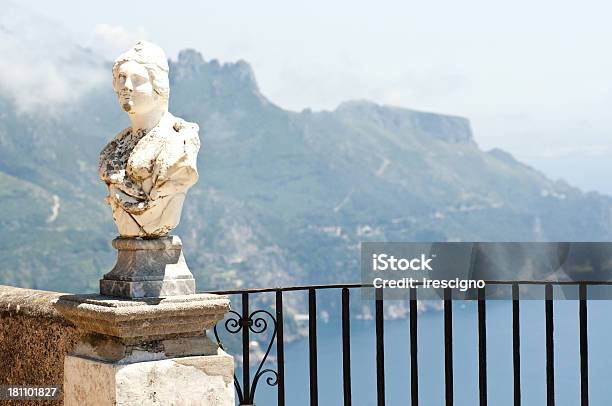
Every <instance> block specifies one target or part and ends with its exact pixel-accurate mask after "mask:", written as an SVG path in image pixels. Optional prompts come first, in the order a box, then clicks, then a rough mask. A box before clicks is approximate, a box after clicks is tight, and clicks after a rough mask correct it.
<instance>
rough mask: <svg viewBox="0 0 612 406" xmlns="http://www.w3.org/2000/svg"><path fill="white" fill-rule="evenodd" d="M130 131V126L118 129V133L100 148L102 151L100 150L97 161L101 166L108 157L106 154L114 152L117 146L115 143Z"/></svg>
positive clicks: (117, 143)
mask: <svg viewBox="0 0 612 406" xmlns="http://www.w3.org/2000/svg"><path fill="white" fill-rule="evenodd" d="M130 131H131V128H130V127H128V128H124V129H123V130H121V131H119V133H118V134H117V135H115V137H113V139H112V140H110V142H109V143H108V144H106V146H105V147H104V149H103V150H102V152H100V159H99V161H98V163H99V165H100V166H101V165H102V164H103V163H104V162H105V161H106V159H107V158H108V156H109V155H110V154H111V153H112V152H114V151H115V150H116V148H117V145H119V143H120V142H121V140H123V138H124V137H125V136H126V135H127V134H129V133H130Z"/></svg>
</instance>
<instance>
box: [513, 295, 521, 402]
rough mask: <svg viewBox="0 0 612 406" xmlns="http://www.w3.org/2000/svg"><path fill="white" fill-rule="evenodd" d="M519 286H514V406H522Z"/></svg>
mask: <svg viewBox="0 0 612 406" xmlns="http://www.w3.org/2000/svg"><path fill="white" fill-rule="evenodd" d="M519 292H520V291H519V284H518V283H513V284H512V368H513V373H514V375H513V377H514V380H513V383H514V406H521V318H520V301H519V299H520V297H519Z"/></svg>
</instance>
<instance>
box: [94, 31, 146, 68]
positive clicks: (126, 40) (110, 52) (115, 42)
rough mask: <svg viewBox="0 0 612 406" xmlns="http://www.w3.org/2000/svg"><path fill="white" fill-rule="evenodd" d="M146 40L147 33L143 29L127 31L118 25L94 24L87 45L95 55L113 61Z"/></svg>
mask: <svg viewBox="0 0 612 406" xmlns="http://www.w3.org/2000/svg"><path fill="white" fill-rule="evenodd" d="M146 38H147V33H146V31H145V29H144V28H143V27H135V28H134V29H127V28H125V27H123V26H120V25H111V24H96V26H95V28H94V31H93V33H92V35H91V40H90V42H89V44H88V45H89V47H90V48H91V49H93V50H94V52H96V53H97V54H99V55H102V56H104V57H105V58H106V59H108V60H114V59H115V58H116V57H117V56H118V55H119V54H121V53H122V52H124V51H125V50H127V49H129V48H130V47H132V46H133V45H134V44H135V43H136V42H137V41H139V40H141V39H146Z"/></svg>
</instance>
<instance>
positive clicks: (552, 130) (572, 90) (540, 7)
mask: <svg viewBox="0 0 612 406" xmlns="http://www.w3.org/2000/svg"><path fill="white" fill-rule="evenodd" d="M0 2H1V1H0ZM19 4H20V5H21V6H23V7H27V8H30V9H33V10H37V11H38V13H40V14H41V15H43V16H45V17H47V18H50V19H52V20H55V21H56V22H57V23H59V24H61V25H62V26H63V27H64V28H65V29H67V30H68V31H69V32H70V35H71V36H72V37H73V40H75V41H76V42H78V43H80V44H82V45H84V46H87V47H90V48H92V49H93V50H95V51H96V52H98V53H100V54H103V55H105V56H106V57H107V58H108V59H113V58H114V57H115V56H117V55H118V54H119V53H120V52H121V51H123V50H125V49H127V48H128V47H130V46H131V45H132V44H133V43H134V42H135V41H136V40H138V39H141V38H143V39H148V40H150V41H152V42H155V43H157V44H158V45H160V46H162V47H163V48H164V49H165V50H166V52H167V53H168V56H169V57H171V58H176V55H177V54H178V51H179V50H181V49H184V48H195V49H197V50H198V51H200V52H201V53H202V55H203V56H204V58H205V59H206V60H210V59H218V60H220V61H221V62H232V61H236V60H239V59H244V60H246V61H247V62H249V63H250V64H251V65H252V67H253V69H254V72H255V75H256V78H257V81H258V84H259V87H260V90H261V91H262V93H263V94H264V95H265V96H267V97H268V98H269V99H270V100H271V101H272V102H274V103H276V104H278V105H279V106H281V107H283V108H286V109H290V110H296V111H299V110H302V109H304V108H311V109H313V110H323V109H326V110H332V109H334V108H336V107H337V105H338V104H340V103H341V102H343V101H346V100H353V99H367V100H371V101H374V102H377V103H380V104H389V105H395V106H401V107H406V108H411V109H416V110H425V111H433V112H438V113H445V114H452V115H460V116H464V117H467V118H469V119H470V121H471V124H472V128H473V131H474V135H475V139H476V141H477V142H478V144H479V145H480V146H481V147H482V148H483V149H489V148H493V147H498V148H502V149H505V150H507V151H509V152H510V153H512V154H513V155H514V156H515V157H516V158H518V159H519V160H521V161H523V162H525V163H527V164H529V165H531V166H533V167H535V168H537V169H539V170H542V171H543V172H545V173H546V174H547V175H548V176H550V177H552V178H554V179H556V178H564V179H565V180H567V181H569V182H570V183H572V184H574V185H576V186H579V187H581V188H583V189H585V190H597V191H600V192H605V193H609V194H612V183H611V184H609V185H608V182H607V176H606V174H607V173H608V172H609V171H612V162H610V161H611V160H610V157H611V154H612V114H610V113H611V112H612V78H611V75H612V53H611V52H610V51H609V48H610V46H611V41H610V40H611V39H612V24H610V23H609V20H610V18H609V17H610V15H612V3H610V2H605V1H592V0H583V1H572V2H567V1H561V0H557V1H548V0H536V1H534V0H514V1H505V2H500V1H493V0H463V1H442V0H428V1H419V2H416V1H412V0H404V1H389V0H378V1H376V2H374V1H369V2H366V1H359V0H353V1H344V0H334V1H329V0H328V1H322V0H310V1H308V2H303V1H301V2H297V1H284V2H281V1H270V0H258V1H256V2H255V1H226V2H220V1H197V0H191V1H182V0H174V1H172V2H161V1H157V2H155V1H153V2H151V1H149V2H145V1H125V0H123V1H115V0H106V1H98V2H93V1H88V2H76V1H69V0H54V1H42V0H21V1H20V2H19Z"/></svg>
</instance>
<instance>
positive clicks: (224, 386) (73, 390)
mask: <svg viewBox="0 0 612 406" xmlns="http://www.w3.org/2000/svg"><path fill="white" fill-rule="evenodd" d="M233 374H234V364H233V358H232V357H231V356H229V355H227V354H226V353H225V352H223V351H222V350H218V352H217V354H215V355H207V356H192V357H181V358H173V359H164V360H157V361H142V362H134V363H130V364H119V363H108V362H102V361H97V360H92V359H88V358H84V357H80V356H74V355H69V356H67V357H66V359H65V362H64V376H65V384H64V404H65V405H66V406H111V405H113V406H114V405H125V406H127V405H130V406H131V405H152V406H153V405H164V406H166V405H168V406H172V405H175V406H191V405H193V406H195V405H198V406H233V405H234V384H233V380H234V377H233Z"/></svg>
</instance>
